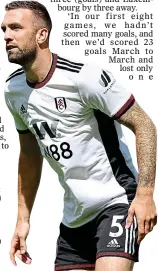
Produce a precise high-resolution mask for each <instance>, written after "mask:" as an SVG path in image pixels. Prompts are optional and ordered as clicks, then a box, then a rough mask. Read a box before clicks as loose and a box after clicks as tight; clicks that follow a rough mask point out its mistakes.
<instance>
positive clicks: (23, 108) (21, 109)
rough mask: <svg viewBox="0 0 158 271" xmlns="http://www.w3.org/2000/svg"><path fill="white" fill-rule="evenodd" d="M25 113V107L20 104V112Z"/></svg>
mask: <svg viewBox="0 0 158 271" xmlns="http://www.w3.org/2000/svg"><path fill="white" fill-rule="evenodd" d="M25 113H27V110H26V108H25V107H24V105H23V104H22V106H21V108H20V114H25Z"/></svg>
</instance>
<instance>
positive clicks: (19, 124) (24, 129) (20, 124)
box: [5, 93, 30, 134]
mask: <svg viewBox="0 0 158 271" xmlns="http://www.w3.org/2000/svg"><path fill="white" fill-rule="evenodd" d="M5 101H6V104H7V106H8V108H9V110H10V112H11V114H12V116H13V119H14V122H15V126H16V129H17V131H18V132H19V133H20V134H25V133H28V132H30V130H29V129H28V127H27V126H26V124H25V123H24V122H23V120H22V119H21V117H20V116H19V115H18V113H17V112H16V111H15V109H14V106H13V103H11V101H10V100H9V98H8V95H7V93H5Z"/></svg>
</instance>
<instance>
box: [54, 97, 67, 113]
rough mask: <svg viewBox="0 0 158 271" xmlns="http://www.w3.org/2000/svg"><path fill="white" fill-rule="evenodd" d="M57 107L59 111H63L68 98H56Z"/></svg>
mask: <svg viewBox="0 0 158 271" xmlns="http://www.w3.org/2000/svg"><path fill="white" fill-rule="evenodd" d="M55 104H56V108H57V110H58V111H59V112H61V113H63V112H64V111H65V109H66V107H67V105H66V100H65V98H63V97H58V98H55Z"/></svg>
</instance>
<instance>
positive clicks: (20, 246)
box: [10, 222, 32, 266]
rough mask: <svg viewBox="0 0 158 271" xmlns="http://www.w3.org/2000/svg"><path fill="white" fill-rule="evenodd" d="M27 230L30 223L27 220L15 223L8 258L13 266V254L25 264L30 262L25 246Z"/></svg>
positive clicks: (14, 262)
mask: <svg viewBox="0 0 158 271" xmlns="http://www.w3.org/2000/svg"><path fill="white" fill-rule="evenodd" d="M29 230H30V225H29V223H28V222H18V223H17V226H16V229H15V233H14V235H13V238H12V242H11V249H10V259H11V262H12V263H13V264H14V265H15V266H16V265H17V263H16V261H15V255H16V256H17V257H18V258H19V259H20V260H21V261H22V262H24V263H25V264H30V263H31V261H32V259H31V258H30V256H29V254H28V252H27V247H26V238H27V236H28V234H29Z"/></svg>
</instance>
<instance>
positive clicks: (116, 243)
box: [107, 239, 120, 247]
mask: <svg viewBox="0 0 158 271" xmlns="http://www.w3.org/2000/svg"><path fill="white" fill-rule="evenodd" d="M107 247H120V245H119V243H118V242H117V240H116V239H113V240H111V241H110V242H109V243H108V244H107Z"/></svg>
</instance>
